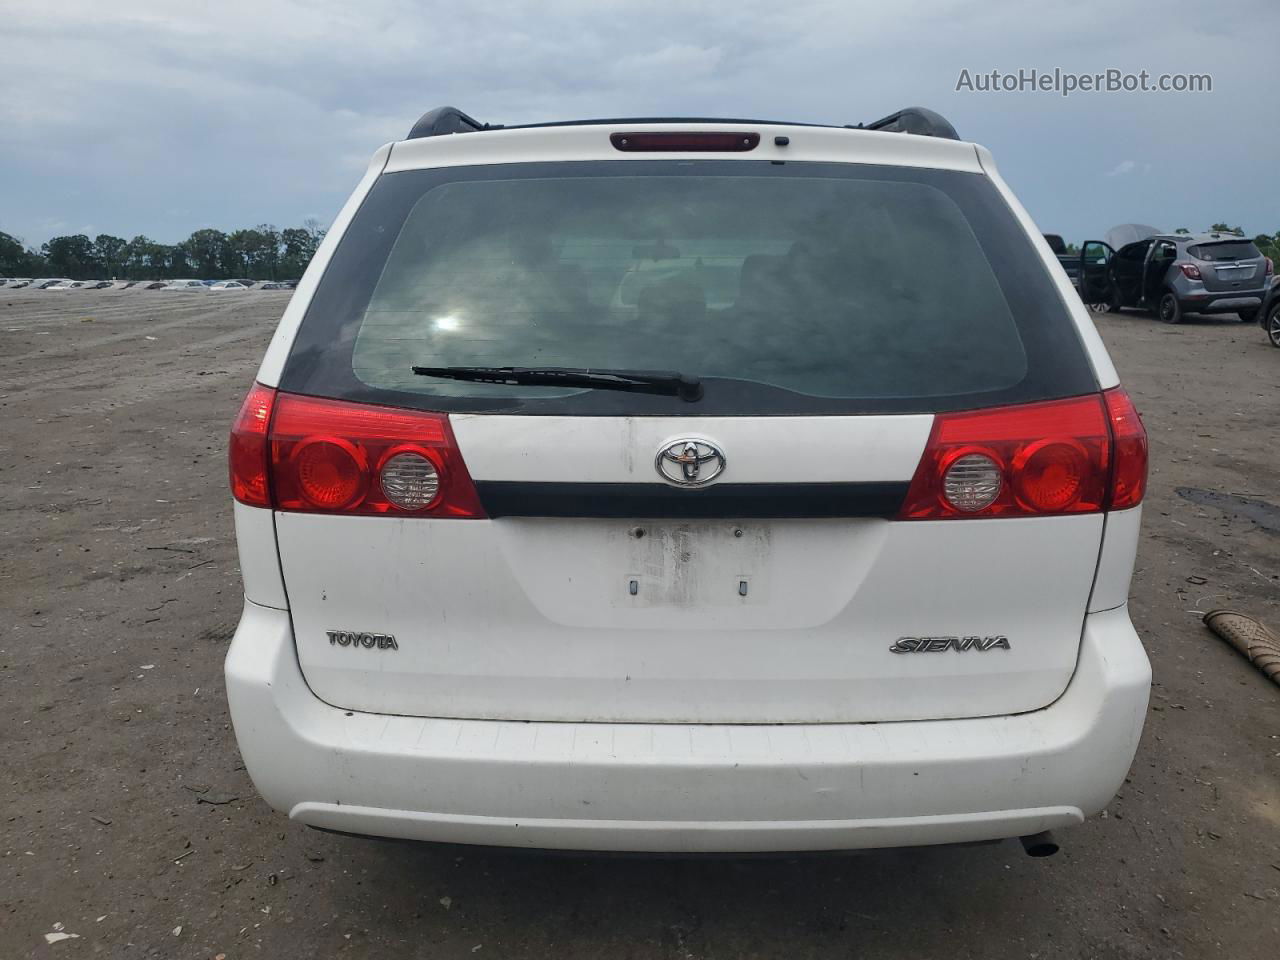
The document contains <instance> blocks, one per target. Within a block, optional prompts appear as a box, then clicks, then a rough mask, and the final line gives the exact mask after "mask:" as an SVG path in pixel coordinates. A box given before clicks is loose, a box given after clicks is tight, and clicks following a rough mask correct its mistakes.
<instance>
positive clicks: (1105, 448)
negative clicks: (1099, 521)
mask: <svg viewBox="0 0 1280 960" xmlns="http://www.w3.org/2000/svg"><path fill="white" fill-rule="evenodd" d="M1146 469H1147V467H1146V435H1145V434H1144V433H1143V431H1142V424H1141V423H1140V422H1139V421H1138V417H1137V414H1136V412H1134V410H1133V405H1132V404H1131V403H1130V402H1129V398H1128V396H1127V395H1126V394H1125V393H1124V391H1123V390H1119V389H1116V390H1109V391H1107V392H1106V393H1104V394H1103V395H1102V396H1098V395H1093V396H1088V397H1075V398H1072V399H1069V400H1052V401H1049V402H1046V403H1028V404H1024V405H1021V406H1016V407H1001V408H998V409H995V410H979V411H972V412H965V413H943V414H939V415H938V416H937V417H936V418H935V420H934V424H933V432H932V433H931V434H930V436H929V443H928V446H927V447H926V448H925V452H924V455H923V456H922V457H921V458H920V465H919V466H918V467H917V468H916V473H915V477H914V478H913V479H912V481H911V488H910V490H909V492H908V493H907V498H906V501H905V502H904V503H903V506H902V509H901V511H900V512H899V514H898V516H899V518H900V519H904V520H934V519H937V520H941V519H955V518H962V517H1026V516H1049V515H1054V514H1068V513H1092V512H1097V511H1100V510H1107V509H1121V508H1123V507H1131V506H1134V505H1136V504H1137V503H1139V502H1140V501H1141V500H1142V493H1143V487H1144V485H1145V478H1146Z"/></svg>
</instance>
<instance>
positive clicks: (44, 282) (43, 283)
mask: <svg viewBox="0 0 1280 960" xmlns="http://www.w3.org/2000/svg"><path fill="white" fill-rule="evenodd" d="M70 282H71V280H70V279H69V278H67V277H37V278H36V279H35V280H32V281H31V285H30V286H31V289H32V290H48V289H49V288H50V287H52V286H53V285H54V284H57V283H70Z"/></svg>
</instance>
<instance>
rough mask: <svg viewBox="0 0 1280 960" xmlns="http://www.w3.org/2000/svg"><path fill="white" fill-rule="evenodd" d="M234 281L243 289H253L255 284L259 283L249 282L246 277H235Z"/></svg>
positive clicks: (255, 281)
mask: <svg viewBox="0 0 1280 960" xmlns="http://www.w3.org/2000/svg"><path fill="white" fill-rule="evenodd" d="M233 279H234V280H235V282H236V283H238V284H240V285H241V286H242V287H252V286H253V285H254V284H255V283H257V282H258V281H257V280H247V279H245V278H244V277H234V278H233Z"/></svg>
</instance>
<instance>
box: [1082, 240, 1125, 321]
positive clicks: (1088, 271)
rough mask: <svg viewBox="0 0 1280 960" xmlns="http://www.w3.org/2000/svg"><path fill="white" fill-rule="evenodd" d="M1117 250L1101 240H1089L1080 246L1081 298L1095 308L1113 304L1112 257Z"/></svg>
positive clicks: (1098, 308) (1099, 308)
mask: <svg viewBox="0 0 1280 960" xmlns="http://www.w3.org/2000/svg"><path fill="white" fill-rule="evenodd" d="M1115 254H1116V252H1115V251H1114V250H1113V249H1111V245H1110V244H1108V243H1104V242H1103V241H1101V240H1087V241H1085V243H1084V244H1083V245H1082V246H1081V247H1080V272H1079V278H1080V280H1079V283H1080V299H1081V300H1083V301H1084V302H1085V303H1087V304H1089V306H1090V307H1092V308H1093V309H1095V310H1101V309H1104V308H1105V307H1107V306H1110V304H1111V286H1112V285H1111V270H1110V266H1111V258H1112V257H1114V256H1115Z"/></svg>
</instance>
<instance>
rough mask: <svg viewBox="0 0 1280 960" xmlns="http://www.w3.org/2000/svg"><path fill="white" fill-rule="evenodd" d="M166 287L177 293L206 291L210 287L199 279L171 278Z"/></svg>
mask: <svg viewBox="0 0 1280 960" xmlns="http://www.w3.org/2000/svg"><path fill="white" fill-rule="evenodd" d="M165 289H166V290H169V291H171V292H175V293H204V292H205V291H206V290H208V289H209V288H208V287H206V286H205V285H204V284H203V283H201V282H200V281H199V280H170V281H169V282H168V283H167V284H165Z"/></svg>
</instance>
